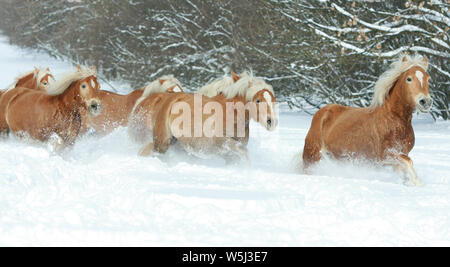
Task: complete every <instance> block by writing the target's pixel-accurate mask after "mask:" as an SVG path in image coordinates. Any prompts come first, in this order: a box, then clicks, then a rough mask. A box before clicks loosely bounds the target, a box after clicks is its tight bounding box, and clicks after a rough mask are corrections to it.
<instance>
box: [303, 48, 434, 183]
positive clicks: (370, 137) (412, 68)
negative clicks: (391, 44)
mask: <svg viewBox="0 0 450 267" xmlns="http://www.w3.org/2000/svg"><path fill="white" fill-rule="evenodd" d="M427 68H428V60H427V58H426V57H425V58H423V59H422V58H421V57H419V56H418V55H416V56H414V57H410V56H403V57H400V58H399V59H398V60H397V61H395V62H394V63H393V64H392V65H391V67H390V69H388V70H387V71H386V72H385V73H383V74H382V75H381V76H380V78H379V79H378V81H377V83H376V85H375V92H374V97H373V101H372V104H371V106H370V107H367V108H353V107H345V106H341V105H336V104H333V105H328V106H325V107H324V108H322V109H320V110H319V111H318V112H317V113H316V114H315V116H314V118H313V120H312V123H311V128H310V130H309V132H308V135H307V136H306V140H305V146H304V150H303V167H304V169H305V170H307V169H308V168H309V167H310V166H311V165H313V164H314V163H316V162H318V161H319V160H320V159H321V157H322V156H323V155H324V154H328V155H331V156H332V157H334V158H336V159H342V158H346V157H362V158H366V159H369V160H376V161H378V162H381V163H384V164H389V165H394V166H395V167H396V168H397V169H399V170H401V171H402V172H403V173H404V175H405V179H406V178H407V177H408V176H409V178H410V180H411V182H412V183H413V184H414V185H416V186H420V185H421V181H420V180H419V178H418V177H417V174H416V172H415V171H414V168H413V164H412V161H411V159H410V158H409V156H408V153H409V152H410V151H411V150H412V148H413V147H414V131H413V128H412V125H411V119H412V114H413V112H414V110H415V109H418V110H419V111H421V112H429V111H430V109H431V105H432V102H433V101H432V99H431V97H430V94H429V90H428V79H429V76H428V74H427V72H426V71H427Z"/></svg>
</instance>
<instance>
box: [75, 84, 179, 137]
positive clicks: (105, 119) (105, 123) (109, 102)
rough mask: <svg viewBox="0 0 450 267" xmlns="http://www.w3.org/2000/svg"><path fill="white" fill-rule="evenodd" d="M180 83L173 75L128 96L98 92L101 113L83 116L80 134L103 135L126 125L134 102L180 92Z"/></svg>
mask: <svg viewBox="0 0 450 267" xmlns="http://www.w3.org/2000/svg"><path fill="white" fill-rule="evenodd" d="M182 91H183V90H182V89H181V86H180V83H179V82H178V80H177V79H175V78H174V77H173V75H167V76H163V77H161V78H159V79H157V80H155V81H153V82H152V83H150V84H149V85H148V86H146V87H144V88H140V89H137V90H134V91H132V92H131V93H129V94H128V95H120V94H116V93H113V92H110V91H104V90H100V92H99V96H98V97H99V98H100V100H101V102H102V111H101V112H100V114H98V116H91V115H90V114H85V115H86V119H85V120H83V127H82V133H84V132H86V130H87V129H88V128H92V129H93V130H95V133H97V134H100V135H104V134H108V133H110V132H112V131H113V130H114V129H116V128H117V127H120V126H123V127H124V126H127V125H128V118H129V117H130V114H131V111H132V110H133V107H134V106H135V104H136V101H138V99H140V98H141V97H142V96H143V95H149V94H152V93H160V92H182Z"/></svg>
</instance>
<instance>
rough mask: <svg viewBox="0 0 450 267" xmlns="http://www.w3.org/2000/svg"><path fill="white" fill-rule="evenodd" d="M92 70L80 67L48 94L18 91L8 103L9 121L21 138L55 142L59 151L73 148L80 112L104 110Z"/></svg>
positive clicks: (51, 86)
mask: <svg viewBox="0 0 450 267" xmlns="http://www.w3.org/2000/svg"><path fill="white" fill-rule="evenodd" d="M96 77H97V72H96V71H95V69H94V68H93V67H91V68H90V69H89V68H85V67H80V66H79V67H78V68H77V69H76V70H75V71H73V72H70V73H68V74H66V75H65V76H64V77H62V78H61V79H60V80H58V81H57V82H55V83H53V84H51V85H50V86H49V88H48V89H47V91H46V92H39V91H33V90H30V89H26V88H17V89H18V91H19V92H18V93H17V94H16V96H14V97H13V98H12V99H11V100H10V101H9V103H8V106H7V108H6V121H7V123H8V127H9V128H10V130H11V131H12V132H13V133H14V134H16V135H17V136H19V137H31V138H32V139H35V140H38V141H42V142H46V141H49V140H51V141H55V142H56V143H55V144H54V145H56V147H55V148H56V149H61V148H64V147H66V146H69V145H72V144H73V143H74V141H75V139H76V137H77V136H78V134H79V132H80V128H81V124H82V121H81V120H82V118H81V113H82V112H84V111H85V110H87V111H89V113H90V114H92V115H93V116H95V115H97V114H98V113H99V112H100V110H101V102H100V100H99V99H98V92H99V87H100V86H99V84H98V82H97V78H96Z"/></svg>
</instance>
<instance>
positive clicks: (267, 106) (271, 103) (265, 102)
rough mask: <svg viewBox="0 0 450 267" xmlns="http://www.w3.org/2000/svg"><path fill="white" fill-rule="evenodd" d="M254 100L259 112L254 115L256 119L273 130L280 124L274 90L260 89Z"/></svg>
mask: <svg viewBox="0 0 450 267" xmlns="http://www.w3.org/2000/svg"><path fill="white" fill-rule="evenodd" d="M252 102H253V103H254V104H255V105H256V110H257V112H256V113H257V114H254V115H255V116H256V118H255V117H253V119H254V120H256V121H257V122H259V123H260V124H261V125H262V126H264V127H265V128H266V129H267V130H269V131H273V130H275V128H276V127H277V125H278V117H277V114H276V112H275V103H276V102H277V99H276V98H275V96H274V94H273V92H272V90H269V89H262V90H259V91H258V92H257V93H256V94H255V96H253V100H252Z"/></svg>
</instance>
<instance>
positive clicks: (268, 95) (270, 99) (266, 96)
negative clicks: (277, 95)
mask: <svg viewBox="0 0 450 267" xmlns="http://www.w3.org/2000/svg"><path fill="white" fill-rule="evenodd" d="M264 99H266V102H267V105H269V106H270V107H271V106H272V97H271V96H270V94H269V92H267V91H266V92H264Z"/></svg>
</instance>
